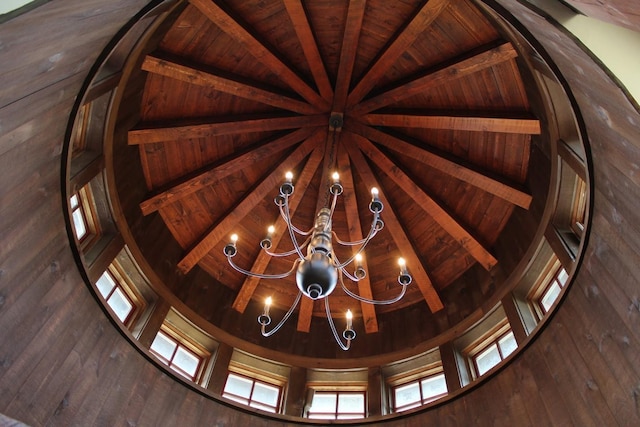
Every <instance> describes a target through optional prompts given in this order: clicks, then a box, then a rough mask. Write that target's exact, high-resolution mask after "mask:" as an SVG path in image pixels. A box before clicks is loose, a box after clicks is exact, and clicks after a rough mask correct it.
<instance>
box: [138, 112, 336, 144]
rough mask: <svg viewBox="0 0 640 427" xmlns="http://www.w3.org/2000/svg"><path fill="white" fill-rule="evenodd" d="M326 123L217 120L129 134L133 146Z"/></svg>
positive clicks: (320, 117)
mask: <svg viewBox="0 0 640 427" xmlns="http://www.w3.org/2000/svg"><path fill="white" fill-rule="evenodd" d="M326 123H327V116H326V115H325V114H316V115H312V116H290V117H257V118H247V117H237V118H235V119H234V118H224V117H216V118H215V119H211V120H210V121H203V122H201V123H192V122H179V123H176V124H174V125H172V126H166V127H152V126H149V127H144V126H145V124H144V123H142V124H140V125H139V127H137V128H134V129H132V130H130V131H129V145H140V144H152V143H155V142H164V141H177V140H185V139H195V138H208V137H212V136H219V135H233V134H245V133H251V132H269V131H276V130H285V129H294V128H304V127H315V126H321V125H323V124H326Z"/></svg>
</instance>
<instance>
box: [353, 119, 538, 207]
mask: <svg viewBox="0 0 640 427" xmlns="http://www.w3.org/2000/svg"><path fill="white" fill-rule="evenodd" d="M345 129H346V130H349V131H351V132H355V133H357V134H359V135H361V136H363V137H365V138H367V139H369V140H371V141H373V142H375V143H377V144H380V145H382V146H384V147H386V148H389V149H391V150H393V151H395V152H397V153H400V154H402V155H406V156H409V157H411V158H412V159H414V160H416V161H418V162H420V163H422V164H424V165H427V166H429V167H432V168H434V169H437V170H439V171H440V172H443V173H445V174H447V175H449V176H451V177H453V178H455V179H459V180H460V181H463V182H466V183H468V184H471V185H473V186H474V187H477V188H479V189H481V190H483V191H486V192H487V193H490V194H493V195H494V196H497V197H499V198H501V199H503V200H505V201H507V202H509V203H512V204H514V205H516V206H519V207H521V208H523V209H529V206H530V205H531V200H532V196H531V195H530V194H528V193H526V192H525V191H523V190H521V189H519V188H518V187H519V186H517V185H516V184H513V183H509V182H506V181H505V182H503V181H504V180H497V179H494V178H491V177H490V176H488V175H487V174H486V173H483V172H482V171H479V170H474V169H472V168H470V167H467V166H465V165H464V164H463V163H464V162H463V161H462V160H458V159H455V158H453V159H452V158H445V157H443V156H442V155H439V154H437V153H436V152H435V150H434V149H432V148H431V147H430V146H428V145H426V144H423V146H422V147H417V146H416V145H414V144H411V143H410V142H408V141H406V140H404V139H402V138H400V137H396V136H393V135H390V134H388V133H385V132H382V131H380V130H377V129H374V128H372V127H370V126H364V125H361V124H359V123H354V122H353V121H347V122H346V123H345ZM448 157H452V156H448Z"/></svg>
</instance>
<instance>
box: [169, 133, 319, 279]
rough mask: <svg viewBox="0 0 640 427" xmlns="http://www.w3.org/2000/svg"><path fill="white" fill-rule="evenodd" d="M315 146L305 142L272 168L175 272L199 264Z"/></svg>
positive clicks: (211, 230)
mask: <svg viewBox="0 0 640 427" xmlns="http://www.w3.org/2000/svg"><path fill="white" fill-rule="evenodd" d="M315 145H316V141H314V140H313V139H312V138H309V139H307V140H306V141H305V142H303V143H302V144H300V146H298V148H296V149H295V150H294V151H293V153H291V155H290V156H288V157H287V158H286V159H284V161H283V162H281V163H280V164H279V165H278V166H277V167H276V168H274V169H273V170H272V171H271V172H270V173H269V174H268V175H267V176H265V177H264V179H262V181H261V182H260V183H258V184H257V185H256V186H254V187H253V189H252V190H251V191H249V192H247V193H246V194H245V195H244V197H243V198H242V199H241V200H240V201H239V202H238V204H237V205H236V206H234V207H233V208H232V209H230V211H229V212H228V213H227V214H226V215H225V216H224V217H223V218H221V219H220V220H218V221H217V222H216V223H215V224H214V225H213V226H212V227H211V229H210V230H209V231H208V232H207V233H205V234H204V235H203V236H201V238H200V239H199V241H198V242H197V243H195V244H194V245H193V247H192V248H191V249H190V250H188V251H187V253H186V255H185V256H184V257H183V258H182V260H181V261H180V262H179V263H178V268H179V269H180V271H182V272H183V273H185V274H186V273H188V272H189V271H191V269H192V268H193V267H194V266H195V265H196V264H197V263H198V262H200V260H201V259H202V258H203V257H204V256H205V255H207V254H208V253H209V251H211V250H212V249H213V248H214V247H215V246H216V245H217V244H218V242H220V240H221V239H222V238H223V237H224V236H225V235H227V234H228V232H229V229H231V228H232V227H233V226H234V225H235V224H237V223H238V222H239V221H240V220H242V218H244V217H245V216H246V215H247V214H248V213H249V212H250V211H251V210H252V209H254V208H255V207H256V206H257V205H258V203H260V202H261V201H262V200H263V199H264V196H265V194H267V193H268V192H269V191H271V190H273V189H274V188H275V187H276V186H277V185H278V184H279V183H280V182H281V181H282V177H283V176H284V173H285V172H286V171H287V170H289V169H292V168H293V167H294V166H296V165H297V164H298V163H300V162H301V161H302V160H303V159H304V158H305V157H306V156H307V155H309V153H310V152H311V151H312V150H313V148H314V146H315Z"/></svg>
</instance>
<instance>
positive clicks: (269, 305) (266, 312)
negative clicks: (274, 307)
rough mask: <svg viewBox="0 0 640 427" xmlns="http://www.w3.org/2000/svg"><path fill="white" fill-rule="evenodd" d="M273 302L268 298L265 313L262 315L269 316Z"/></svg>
mask: <svg viewBox="0 0 640 427" xmlns="http://www.w3.org/2000/svg"><path fill="white" fill-rule="evenodd" d="M272 301H273V300H272V299H271V297H267V299H266V300H264V311H263V313H262V315H263V316H269V308H270V307H271V302H272Z"/></svg>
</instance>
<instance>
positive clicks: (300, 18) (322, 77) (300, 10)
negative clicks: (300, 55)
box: [284, 0, 333, 100]
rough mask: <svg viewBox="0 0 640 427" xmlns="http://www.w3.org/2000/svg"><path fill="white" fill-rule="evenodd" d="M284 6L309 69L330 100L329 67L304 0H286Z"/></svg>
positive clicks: (331, 94) (323, 93)
mask: <svg viewBox="0 0 640 427" xmlns="http://www.w3.org/2000/svg"><path fill="white" fill-rule="evenodd" d="M284 7H285V8H286V9H287V13H288V14H289V19H291V22H292V23H293V29H294V30H295V32H296V35H297V36H298V40H299V41H300V46H301V47H302V51H303V52H304V56H305V58H306V59H307V64H309V69H310V70H311V74H312V75H313V79H314V80H315V82H316V86H317V87H318V91H319V92H320V95H321V96H322V97H323V98H324V99H326V100H330V99H331V98H332V97H333V89H332V88H331V83H330V82H329V76H328V75H327V69H326V67H325V66H324V62H323V61H322V57H321V56H320V51H319V50H318V43H317V41H316V39H315V37H314V35H313V31H312V30H311V26H310V25H309V19H308V18H307V14H306V13H305V11H304V7H303V6H302V1H301V0H284Z"/></svg>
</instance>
